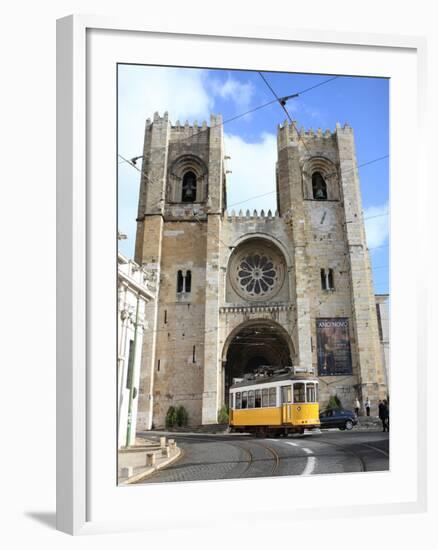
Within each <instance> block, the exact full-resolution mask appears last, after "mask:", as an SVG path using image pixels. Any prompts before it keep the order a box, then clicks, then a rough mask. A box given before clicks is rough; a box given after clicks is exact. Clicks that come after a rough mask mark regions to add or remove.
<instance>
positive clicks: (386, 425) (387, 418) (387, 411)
mask: <svg viewBox="0 0 438 550" xmlns="http://www.w3.org/2000/svg"><path fill="white" fill-rule="evenodd" d="M383 407H384V409H383V414H384V416H385V428H386V431H387V432H389V404H388V401H387V400H386V399H384V400H383ZM383 431H385V430H383Z"/></svg>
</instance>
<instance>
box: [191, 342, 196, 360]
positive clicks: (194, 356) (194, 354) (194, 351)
mask: <svg viewBox="0 0 438 550" xmlns="http://www.w3.org/2000/svg"><path fill="white" fill-rule="evenodd" d="M192 362H193V363H196V346H193V356H192Z"/></svg>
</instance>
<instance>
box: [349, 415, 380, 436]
mask: <svg viewBox="0 0 438 550" xmlns="http://www.w3.org/2000/svg"><path fill="white" fill-rule="evenodd" d="M357 420H358V422H357V425H356V426H355V427H354V428H353V429H354V430H361V431H367V432H381V431H382V421H381V420H380V418H379V417H378V416H359V417H358V419H357Z"/></svg>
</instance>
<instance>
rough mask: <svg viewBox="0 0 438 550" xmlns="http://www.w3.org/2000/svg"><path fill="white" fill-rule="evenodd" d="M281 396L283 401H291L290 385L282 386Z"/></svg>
mask: <svg viewBox="0 0 438 550" xmlns="http://www.w3.org/2000/svg"><path fill="white" fill-rule="evenodd" d="M281 396H282V399H283V403H292V386H282V387H281Z"/></svg>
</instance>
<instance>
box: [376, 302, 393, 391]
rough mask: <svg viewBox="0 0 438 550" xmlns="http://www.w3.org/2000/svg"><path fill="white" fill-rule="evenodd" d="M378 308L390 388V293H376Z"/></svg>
mask: <svg viewBox="0 0 438 550" xmlns="http://www.w3.org/2000/svg"><path fill="white" fill-rule="evenodd" d="M376 309H377V321H378V327H379V336H380V344H381V350H382V357H383V364H384V366H385V373H386V385H387V386H388V388H389V387H390V378H391V373H390V362H389V294H376Z"/></svg>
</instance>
